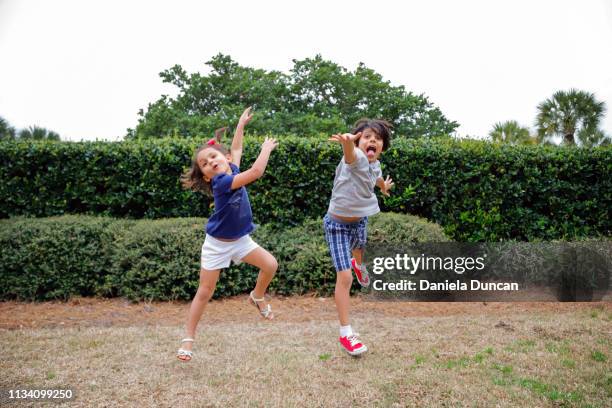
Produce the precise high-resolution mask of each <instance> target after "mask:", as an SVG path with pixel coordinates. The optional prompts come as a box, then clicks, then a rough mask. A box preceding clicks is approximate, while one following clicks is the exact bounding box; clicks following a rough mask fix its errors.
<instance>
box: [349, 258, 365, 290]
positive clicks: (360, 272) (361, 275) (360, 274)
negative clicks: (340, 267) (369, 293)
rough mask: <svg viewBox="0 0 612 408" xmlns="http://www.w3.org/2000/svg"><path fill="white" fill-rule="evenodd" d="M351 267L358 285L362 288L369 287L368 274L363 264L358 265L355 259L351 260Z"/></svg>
mask: <svg viewBox="0 0 612 408" xmlns="http://www.w3.org/2000/svg"><path fill="white" fill-rule="evenodd" d="M351 266H352V267H353V270H354V271H355V276H356V277H357V281H358V282H359V284H360V285H361V286H363V287H364V288H367V287H368V286H370V275H369V274H368V270H367V269H366V266H365V264H361V265H359V264H358V263H357V261H356V260H355V258H351Z"/></svg>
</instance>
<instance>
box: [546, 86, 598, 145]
mask: <svg viewBox="0 0 612 408" xmlns="http://www.w3.org/2000/svg"><path fill="white" fill-rule="evenodd" d="M605 112H606V105H605V103H604V102H599V101H597V99H595V95H594V94H592V93H589V92H585V91H579V90H577V89H570V90H569V91H558V92H555V93H554V94H553V96H552V97H551V98H549V99H546V100H545V101H544V102H542V103H540V104H539V105H538V115H537V117H536V126H537V128H538V139H539V141H540V142H541V141H545V140H547V139H550V138H552V137H555V136H561V137H562V138H563V143H564V144H566V145H575V144H576V139H575V136H576V135H577V136H578V140H580V141H581V142H582V143H583V144H584V145H586V146H592V145H597V144H605V143H609V141H608V142H606V139H607V137H606V136H605V134H604V133H603V131H601V130H600V129H599V123H600V122H601V119H602V118H603V116H604V114H605Z"/></svg>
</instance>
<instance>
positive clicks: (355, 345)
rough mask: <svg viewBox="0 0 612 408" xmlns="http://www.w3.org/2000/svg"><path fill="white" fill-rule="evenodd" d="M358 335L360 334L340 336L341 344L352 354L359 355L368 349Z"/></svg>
mask: <svg viewBox="0 0 612 408" xmlns="http://www.w3.org/2000/svg"><path fill="white" fill-rule="evenodd" d="M357 336H359V335H358V334H357V333H353V334H352V335H350V336H345V337H340V345H341V346H342V348H343V349H344V351H346V352H347V353H349V354H350V355H351V356H358V355H360V354H362V353H365V352H366V351H368V348H367V347H366V345H365V344H363V343H361V341H360V340H359V339H358V338H357Z"/></svg>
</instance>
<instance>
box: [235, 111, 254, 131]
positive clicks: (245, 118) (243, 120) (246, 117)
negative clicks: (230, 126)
mask: <svg viewBox="0 0 612 408" xmlns="http://www.w3.org/2000/svg"><path fill="white" fill-rule="evenodd" d="M251 118H253V114H252V113H251V107H250V106H249V107H248V108H246V109H245V110H244V112H242V115H240V120H238V126H243V127H244V126H246V125H247V123H249V122H250V121H251Z"/></svg>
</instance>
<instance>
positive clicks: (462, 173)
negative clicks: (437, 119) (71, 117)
mask: <svg viewBox="0 0 612 408" xmlns="http://www.w3.org/2000/svg"><path fill="white" fill-rule="evenodd" d="M260 142H261V138H254V137H248V138H247V141H246V144H245V147H244V152H243V161H242V163H243V164H242V167H243V168H248V167H249V166H250V164H251V163H252V162H253V161H254V159H255V158H256V156H257V154H258V153H259V143H260ZM197 144H198V143H197V142H196V141H193V140H192V141H190V140H184V139H162V140H151V141H133V142H115V143H108V142H83V143H70V142H67V143H62V142H55V143H51V142H1V143H0V202H2V205H1V206H0V218H1V217H4V218H6V217H9V216H18V215H31V216H37V217H43V216H51V215H58V214H64V213H88V214H99V215H105V216H112V217H128V218H168V217H186V216H193V215H195V216H200V217H206V216H208V215H209V214H210V211H211V205H212V203H211V199H210V198H209V197H206V196H204V195H200V194H193V193H190V192H188V191H184V190H182V189H181V187H180V185H179V176H180V174H181V173H182V172H183V170H184V169H186V168H187V167H188V166H189V165H190V158H191V155H192V153H193V152H194V150H195V148H196V146H197ZM340 157H341V149H340V148H339V146H337V145H334V144H332V143H329V142H327V141H325V140H322V139H321V138H297V137H283V138H282V139H281V142H280V145H279V147H278V148H277V149H276V150H275V151H274V153H273V154H272V156H271V158H270V163H269V167H268V170H267V172H266V175H265V176H264V177H263V178H262V179H260V180H258V181H257V182H255V183H253V184H252V185H251V186H249V194H250V198H251V203H252V205H253V213H254V216H255V219H256V222H258V223H261V224H267V223H277V224H280V225H281V226H293V225H299V224H300V223H301V222H302V221H303V220H304V219H306V218H316V217H320V216H322V214H324V213H325V211H326V209H327V205H328V202H329V197H330V194H331V188H332V183H333V177H334V171H335V168H336V165H337V164H338V161H339V160H340ZM381 161H382V164H383V168H384V174H385V175H387V174H389V175H391V177H392V178H393V179H394V180H395V182H396V187H395V191H394V192H393V194H392V196H391V197H388V198H387V197H384V198H382V197H381V202H382V203H383V210H385V211H393V212H402V213H411V214H415V215H418V216H420V217H425V218H427V219H429V220H432V221H433V222H436V223H438V224H440V225H442V226H444V229H445V232H446V234H447V235H449V236H450V237H452V238H453V239H456V240H459V241H501V240H509V239H516V240H529V241H530V240H536V239H542V240H552V239H572V238H574V237H580V236H598V235H604V236H610V235H611V231H612V227H611V222H612V221H611V218H610V217H609V214H608V213H609V209H610V208H612V178H611V177H610V176H609V175H610V174H612V148H594V149H585V148H571V147H553V146H511V145H498V144H493V143H489V142H482V141H469V140H468V141H452V140H450V141H449V140H446V141H444V140H427V139H422V140H395V141H393V144H392V146H391V148H390V149H389V150H388V151H387V152H385V153H384V154H383V156H382V158H381Z"/></svg>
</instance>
